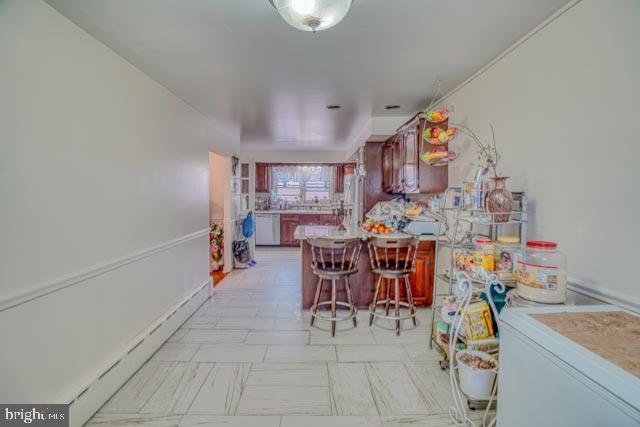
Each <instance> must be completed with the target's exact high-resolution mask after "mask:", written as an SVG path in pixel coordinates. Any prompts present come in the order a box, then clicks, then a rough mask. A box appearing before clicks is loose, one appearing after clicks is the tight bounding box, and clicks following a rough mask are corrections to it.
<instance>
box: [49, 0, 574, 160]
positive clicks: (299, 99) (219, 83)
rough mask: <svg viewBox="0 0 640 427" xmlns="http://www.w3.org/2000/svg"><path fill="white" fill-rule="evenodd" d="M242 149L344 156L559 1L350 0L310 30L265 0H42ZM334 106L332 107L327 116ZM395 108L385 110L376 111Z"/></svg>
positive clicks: (460, 77) (479, 63) (456, 81)
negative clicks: (329, 23) (385, 119)
mask: <svg viewBox="0 0 640 427" xmlns="http://www.w3.org/2000/svg"><path fill="white" fill-rule="evenodd" d="M47 2H48V3H49V4H51V5H52V6H53V7H54V8H56V9H57V10H58V11H60V12H61V13H62V14H64V15H65V16H67V17H68V18H69V19H71V20H72V21H73V22H75V23H76V24H78V25H79V26H80V27H82V28H84V29H85V30H86V31H87V32H89V33H90V34H92V35H93V36H94V37H96V38H97V39H98V40H100V41H102V42H103V43H105V44H106V45H108V46H109V47H111V48H112V49H113V50H114V51H116V52H117V53H118V54H120V55H121V56H123V57H124V58H126V59H127V60H128V61H129V62H131V63H132V64H134V65H135V66H137V67H138V68H140V69H141V70H143V71H144V72H145V73H147V74H148V75H150V76H151V77H152V78H154V79H155V80H157V81H158V82H160V83H161V84H163V85H164V86H165V87H167V88H168V89H169V90H171V91H172V92H174V93H175V94H176V95H178V96H179V97H181V98H182V99H184V100H185V101H186V102H188V103H189V104H191V105H192V106H193V107H195V108H196V109H198V110H199V111H201V112H202V113H204V114H205V115H207V116H208V117H210V118H211V119H212V120H215V121H216V122H222V123H224V124H226V125H231V126H236V128H239V130H240V139H241V147H242V149H311V150H318V149H329V150H339V149H345V148H346V146H347V145H350V144H352V143H353V140H354V139H355V138H359V137H362V134H363V128H365V127H366V126H367V125H368V124H369V123H370V120H371V117H372V116H407V115H410V114H412V113H415V112H416V111H417V110H418V109H421V108H424V107H425V106H426V105H427V104H428V102H429V100H430V98H431V96H433V93H434V91H435V77H436V74H438V75H440V77H441V80H442V83H443V90H444V91H445V92H446V91H447V90H449V89H452V88H453V87H455V86H456V85H457V84H459V83H461V82H462V81H464V80H465V79H466V78H468V77H469V76H470V75H472V74H473V73H474V72H475V71H477V70H478V69H479V68H480V67H482V66H483V65H485V64H486V63H488V62H489V61H490V60H491V59H493V58H494V57H496V56H497V55H498V54H499V53H500V52H501V51H503V50H504V49H506V48H507V47H509V46H510V45H511V44H513V43H514V42H515V41H517V40H518V39H519V38H520V37H522V36H523V35H524V34H526V33H527V32H528V31H529V30H531V29H532V28H533V27H535V26H536V25H537V24H539V23H540V22H541V21H543V20H544V19H545V18H546V17H547V16H549V15H551V14H552V13H553V12H555V11H556V10H557V9H559V8H560V7H561V6H562V5H563V4H564V3H566V0H482V1H478V0H437V1H436V0H357V1H356V4H355V6H354V7H353V8H352V10H351V11H350V13H349V14H348V15H347V17H346V18H345V19H344V20H343V21H342V22H341V23H339V24H338V25H337V26H335V27H334V28H332V29H329V30H326V31H322V32H318V33H316V34H312V33H307V32H303V31H299V30H296V29H294V28H292V27H290V26H288V25H287V24H286V23H285V22H284V21H283V20H282V19H281V18H280V17H279V16H278V15H277V13H276V11H275V9H274V8H273V7H272V6H271V4H270V3H269V1H268V0H127V1H124V0H47ZM327 104H340V105H342V106H343V108H342V109H340V110H332V111H330V110H327V109H326V108H325V106H326V105H327ZM386 104H399V105H401V106H402V108H401V109H399V110H394V111H392V112H389V111H386V110H385V109H384V105H386Z"/></svg>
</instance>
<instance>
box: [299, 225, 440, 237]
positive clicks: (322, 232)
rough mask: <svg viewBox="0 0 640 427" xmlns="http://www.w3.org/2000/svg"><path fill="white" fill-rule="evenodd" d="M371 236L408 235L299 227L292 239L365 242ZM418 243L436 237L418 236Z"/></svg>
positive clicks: (334, 228)
mask: <svg viewBox="0 0 640 427" xmlns="http://www.w3.org/2000/svg"><path fill="white" fill-rule="evenodd" d="M371 236H376V237H382V238H385V239H397V238H400V237H407V236H409V234H407V233H402V232H393V233H386V234H378V233H371V232H366V231H364V230H361V229H357V230H339V229H338V226H335V225H299V226H298V227H297V228H296V231H295V234H294V237H295V239H296V240H308V239H313V238H316V237H326V238H329V239H352V238H354V237H357V238H360V239H362V240H367V239H368V238H370V237H371ZM419 239H420V241H434V240H435V239H436V237H435V236H434V235H431V234H425V235H422V236H419Z"/></svg>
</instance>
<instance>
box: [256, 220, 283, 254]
mask: <svg viewBox="0 0 640 427" xmlns="http://www.w3.org/2000/svg"><path fill="white" fill-rule="evenodd" d="M256 245H259V246H275V245H280V214H279V213H271V212H269V213H266V212H260V213H256Z"/></svg>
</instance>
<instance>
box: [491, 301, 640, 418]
mask: <svg viewBox="0 0 640 427" xmlns="http://www.w3.org/2000/svg"><path fill="white" fill-rule="evenodd" d="M607 311H618V312H620V311H624V310H622V309H621V308H619V307H617V306H613V305H597V306H562V305H561V306H551V307H543V308H507V309H505V310H503V311H502V313H501V314H500V319H501V322H500V361H499V369H500V370H499V374H498V411H497V415H498V419H497V425H498V427H512V426H518V427H534V426H535V427H540V426H562V427H604V426H616V427H631V426H640V377H638V376H636V375H634V374H632V373H631V372H630V371H629V370H626V369H623V368H622V367H620V366H619V365H617V364H614V363H612V362H610V361H609V360H607V359H605V358H604V357H601V356H599V355H598V354H597V353H596V352H594V351H591V350H589V349H588V348H587V347H584V346H583V345H581V344H579V343H578V341H581V340H584V339H586V340H589V339H590V337H591V338H592V337H593V336H594V335H591V334H589V333H588V332H583V331H582V330H580V328H581V327H583V326H582V325H581V323H580V322H576V321H575V320H572V321H569V322H563V321H562V319H567V317H562V316H555V317H553V319H555V321H556V323H557V326H553V327H550V326H547V324H545V323H542V322H541V321H539V320H536V318H534V317H533V315H535V314H539V313H595V314H594V315H591V314H590V316H589V318H591V319H597V318H599V317H600V316H601V314H602V313H605V312H607ZM627 313H628V312H627ZM628 314H630V315H633V316H636V315H635V314H633V313H628ZM548 318H550V317H549V316H547V317H546V319H548ZM538 319H540V317H538ZM572 319H575V317H574V318H572ZM586 323H591V324H592V325H598V323H597V322H595V321H593V320H592V321H591V322H584V323H583V324H586ZM594 328H595V326H592V329H594ZM636 328H637V326H636ZM563 329H564V330H568V332H567V331H564V333H560V332H557V330H561V331H562V330H563ZM615 330H616V329H615V328H612V329H611V331H612V332H611V337H612V342H614V343H615V344H614V345H613V347H620V348H619V350H621V351H622V352H625V351H626V350H624V348H623V347H625V346H627V345H631V346H633V345H634V343H633V341H634V340H631V342H629V340H620V339H617V338H620V335H617V334H616V333H615V332H614V331H615ZM608 331H609V329H600V331H598V333H597V334H598V336H600V335H599V334H600V333H602V334H608V333H609V332H608ZM565 334H568V335H569V336H572V337H574V339H569V338H567V335H565ZM582 334H586V335H582ZM580 337H582V338H580ZM616 339H617V342H616ZM635 341H637V340H635ZM582 342H583V343H584V342H585V341H582ZM601 342H602V340H600V341H595V342H594V341H593V340H592V341H591V342H590V344H589V345H590V346H596V347H597V346H599V345H600V343H601ZM601 347H602V349H603V350H604V351H609V349H608V348H607V349H605V348H604V346H601ZM592 348H593V347H592ZM598 348H600V347H598ZM597 351H600V352H601V351H602V350H597ZM637 352H640V345H639V344H638V343H637V342H635V351H631V352H629V353H628V355H629V356H631V357H635V359H636V361H637V360H638V356H637ZM625 357H626V356H625ZM635 366H636V369H637V366H638V365H637V364H636V365H635ZM635 373H636V374H638V371H637V370H636V371H635Z"/></svg>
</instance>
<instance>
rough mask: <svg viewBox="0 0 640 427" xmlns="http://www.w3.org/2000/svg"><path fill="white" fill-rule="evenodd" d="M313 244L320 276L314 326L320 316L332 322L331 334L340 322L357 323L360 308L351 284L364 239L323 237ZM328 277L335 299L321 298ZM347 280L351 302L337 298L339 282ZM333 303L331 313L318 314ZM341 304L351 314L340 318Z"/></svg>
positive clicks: (314, 265)
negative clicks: (355, 301)
mask: <svg viewBox="0 0 640 427" xmlns="http://www.w3.org/2000/svg"><path fill="white" fill-rule="evenodd" d="M309 244H310V246H311V257H312V262H311V269H312V270H313V273H314V274H315V275H316V276H318V285H317V287H316V295H315V298H314V301H313V305H312V306H311V326H313V323H314V320H315V319H316V318H319V319H322V320H328V321H330V322H331V335H332V336H335V334H336V322H337V321H341V320H349V319H353V326H357V320H356V314H357V313H358V309H357V307H356V306H355V305H354V304H353V297H352V295H351V287H350V286H349V276H350V275H352V274H355V273H357V272H358V260H359V258H360V239H359V238H349V239H331V238H325V237H319V238H315V239H310V240H309ZM325 280H330V281H331V299H330V300H327V301H320V293H321V292H322V285H323V282H324V281H325ZM339 280H344V287H345V291H346V294H347V301H346V302H345V301H337V299H336V291H337V290H336V284H337V281H339ZM325 305H329V306H331V316H323V315H321V314H318V307H320V306H325ZM337 306H341V307H346V308H348V309H349V314H348V315H346V316H342V317H337V315H336V308H337Z"/></svg>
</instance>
